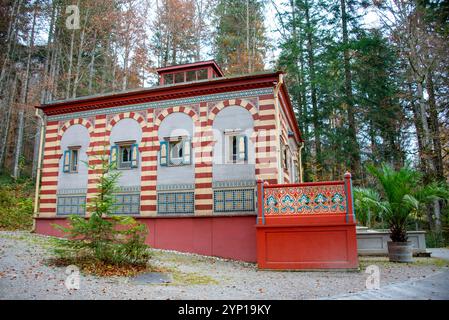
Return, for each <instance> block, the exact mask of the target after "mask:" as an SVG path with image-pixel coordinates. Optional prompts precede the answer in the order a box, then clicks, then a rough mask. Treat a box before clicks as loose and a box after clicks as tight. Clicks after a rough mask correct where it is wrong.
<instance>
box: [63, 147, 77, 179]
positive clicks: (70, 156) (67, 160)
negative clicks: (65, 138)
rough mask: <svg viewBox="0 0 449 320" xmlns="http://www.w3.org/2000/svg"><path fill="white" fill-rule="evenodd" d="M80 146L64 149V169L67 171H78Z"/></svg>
mask: <svg viewBox="0 0 449 320" xmlns="http://www.w3.org/2000/svg"><path fill="white" fill-rule="evenodd" d="M79 149H81V147H80V146H72V147H68V150H66V151H64V163H63V171H64V172H66V173H76V172H78V159H79Z"/></svg>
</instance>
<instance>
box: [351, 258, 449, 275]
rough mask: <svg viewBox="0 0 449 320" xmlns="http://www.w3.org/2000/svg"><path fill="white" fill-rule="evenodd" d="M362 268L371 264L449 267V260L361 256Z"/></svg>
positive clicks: (395, 266)
mask: <svg viewBox="0 0 449 320" xmlns="http://www.w3.org/2000/svg"><path fill="white" fill-rule="evenodd" d="M359 263H360V270H361V271H362V272H364V271H365V269H366V267H368V266H369V265H372V264H374V265H378V266H382V267H385V268H400V267H405V266H407V267H413V266H435V267H437V268H444V267H449V261H447V260H443V259H439V258H432V257H430V258H428V257H414V258H413V262H412V263H398V262H390V261H389V259H388V257H359Z"/></svg>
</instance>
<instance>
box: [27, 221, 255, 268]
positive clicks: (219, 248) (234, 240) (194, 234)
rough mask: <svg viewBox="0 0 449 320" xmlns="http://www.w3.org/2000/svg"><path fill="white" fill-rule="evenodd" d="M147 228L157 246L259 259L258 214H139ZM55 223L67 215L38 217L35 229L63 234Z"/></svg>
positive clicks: (248, 260)
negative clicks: (257, 253)
mask: <svg viewBox="0 0 449 320" xmlns="http://www.w3.org/2000/svg"><path fill="white" fill-rule="evenodd" d="M136 219H137V220H138V221H139V222H142V223H145V224H146V225H147V227H148V231H149V234H148V237H147V241H146V242H147V244H148V245H150V246H152V247H154V248H158V249H169V250H176V251H181V252H190V253H197V254H201V255H208V256H216V257H221V258H227V259H234V260H241V261H247V262H256V228H255V223H256V216H248V215H242V216H205V217H199V216H197V217H138V218H136ZM52 224H60V225H67V220H66V219H64V218H37V219H36V232H37V233H39V234H45V235H50V236H59V237H60V236H62V233H61V232H60V231H59V230H56V229H55V228H54V227H53V226H52Z"/></svg>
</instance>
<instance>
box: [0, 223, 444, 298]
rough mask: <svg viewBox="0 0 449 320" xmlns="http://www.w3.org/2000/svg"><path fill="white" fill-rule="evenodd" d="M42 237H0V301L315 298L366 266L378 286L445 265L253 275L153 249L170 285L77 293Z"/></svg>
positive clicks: (341, 289)
mask: <svg viewBox="0 0 449 320" xmlns="http://www.w3.org/2000/svg"><path fill="white" fill-rule="evenodd" d="M49 246H50V245H49V240H48V238H47V237H44V236H39V235H35V234H29V233H26V232H6V231H3V232H0V299H317V298H318V299H319V298H329V297H334V296H336V295H344V294H348V293H353V292H358V291H362V290H364V289H365V281H366V278H367V276H368V274H366V273H364V270H365V268H366V266H368V265H370V264H376V265H378V266H379V267H380V270H381V286H383V285H387V284H391V283H397V282H403V281H407V280H411V279H412V280H413V279H420V278H425V277H428V276H431V275H432V274H436V273H439V272H440V271H441V270H444V269H445V268H446V267H447V262H445V261H443V260H439V259H435V258H417V259H415V260H416V263H414V264H405V265H404V264H392V263H389V262H387V259H386V258H379V257H377V258H376V257H370V258H361V261H360V262H361V269H362V271H360V272H357V271H354V272H278V271H258V270H257V268H256V266H255V265H254V264H248V263H241V262H235V261H228V260H223V259H217V258H211V257H202V256H197V255H192V254H180V253H175V252H169V251H162V250H155V252H154V257H153V258H152V261H153V263H154V264H158V265H163V266H167V267H169V268H171V269H173V270H175V272H174V273H173V274H172V276H173V279H174V282H173V283H171V284H151V285H150V284H136V283H134V282H132V281H129V280H130V279H129V278H126V277H115V278H99V277H94V276H86V275H82V276H81V280H80V289H79V290H67V289H66V287H65V285H64V281H65V279H66V277H67V275H66V274H65V268H58V267H53V266H52V267H50V266H47V265H46V262H45V261H46V259H48V258H49V257H51V255H50V253H49V250H48V249H49Z"/></svg>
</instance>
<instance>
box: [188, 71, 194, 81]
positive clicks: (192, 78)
mask: <svg viewBox="0 0 449 320" xmlns="http://www.w3.org/2000/svg"><path fill="white" fill-rule="evenodd" d="M195 80H196V72H195V70H193V71H187V74H186V81H195Z"/></svg>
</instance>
